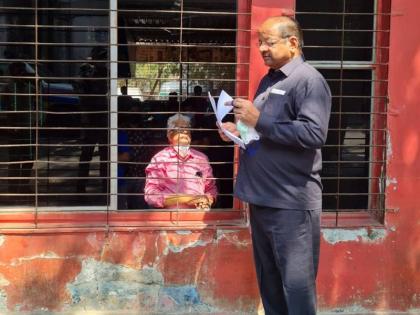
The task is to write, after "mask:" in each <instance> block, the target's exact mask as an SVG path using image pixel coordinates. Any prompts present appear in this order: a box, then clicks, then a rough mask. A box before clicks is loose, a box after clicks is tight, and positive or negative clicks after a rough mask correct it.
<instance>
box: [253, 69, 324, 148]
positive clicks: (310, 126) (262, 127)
mask: <svg viewBox="0 0 420 315" xmlns="http://www.w3.org/2000/svg"><path fill="white" fill-rule="evenodd" d="M307 82H308V83H307V86H306V89H303V90H304V91H302V94H303V95H302V96H299V95H296V99H295V106H296V109H297V115H296V119H295V120H279V119H278V118H277V117H275V116H271V115H269V114H267V113H265V112H264V111H262V112H261V113H260V117H259V119H258V122H257V125H256V127H255V129H256V130H257V131H258V132H260V133H261V135H262V136H263V137H267V138H269V139H270V140H272V141H274V142H276V143H280V144H284V145H290V146H295V147H301V148H306V149H317V148H320V147H321V146H322V145H323V144H324V143H325V141H326V139H327V131H328V121H329V118H330V111H331V92H330V89H329V87H328V85H327V83H326V82H325V80H324V79H323V78H319V77H318V78H311V79H309V80H308V81H307Z"/></svg>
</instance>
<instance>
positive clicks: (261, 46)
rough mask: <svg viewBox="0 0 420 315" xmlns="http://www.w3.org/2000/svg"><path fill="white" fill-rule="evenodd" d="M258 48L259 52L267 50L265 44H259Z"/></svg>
mask: <svg viewBox="0 0 420 315" xmlns="http://www.w3.org/2000/svg"><path fill="white" fill-rule="evenodd" d="M258 49H259V50H260V52H261V53H263V52H265V51H267V50H268V49H267V45H264V44H263V45H260V46H259V47H258Z"/></svg>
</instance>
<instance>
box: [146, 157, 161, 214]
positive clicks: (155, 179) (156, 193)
mask: <svg viewBox="0 0 420 315" xmlns="http://www.w3.org/2000/svg"><path fill="white" fill-rule="evenodd" d="M162 178H164V174H163V170H162V168H161V164H160V163H157V161H156V159H155V158H152V160H151V161H150V163H149V165H148V166H147V167H146V185H145V187H144V200H145V201H146V202H147V204H148V205H149V206H152V207H156V208H163V207H164V200H165V196H164V195H163V193H162V187H161V185H160V183H161V181H162Z"/></svg>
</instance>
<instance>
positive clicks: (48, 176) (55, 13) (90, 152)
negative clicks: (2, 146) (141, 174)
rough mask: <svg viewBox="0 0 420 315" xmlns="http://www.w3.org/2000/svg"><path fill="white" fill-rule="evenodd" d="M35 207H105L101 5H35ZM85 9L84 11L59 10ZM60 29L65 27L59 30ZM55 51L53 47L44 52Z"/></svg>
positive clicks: (105, 33) (105, 16) (105, 77)
mask: <svg viewBox="0 0 420 315" xmlns="http://www.w3.org/2000/svg"><path fill="white" fill-rule="evenodd" d="M41 2H42V3H41V4H40V5H41V6H42V7H48V8H65V9H64V10H39V12H38V21H39V23H40V24H41V25H43V26H41V27H40V28H39V32H38V38H39V41H40V43H42V44H40V45H39V46H38V58H39V60H42V62H38V63H37V69H38V74H39V77H40V80H39V97H38V108H39V117H40V121H39V130H40V131H39V147H38V159H39V163H38V165H39V168H38V176H39V181H38V183H39V185H38V192H39V193H40V196H39V199H38V204H39V205H40V206H70V205H80V206H89V205H106V204H107V203H108V196H107V194H108V192H109V180H108V177H109V172H108V168H109V166H108V161H109V149H108V146H109V133H108V128H109V123H108V120H109V62H108V59H109V47H108V42H109V13H108V11H106V10H104V11H96V10H89V9H104V8H108V6H109V2H108V1H90V2H87V3H86V2H85V3H83V2H82V1H70V2H72V3H71V4H70V2H69V1H41ZM67 8H84V9H85V10H66V9H67ZM63 26H65V27H63ZM51 44H56V45H51Z"/></svg>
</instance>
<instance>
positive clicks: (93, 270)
mask: <svg viewBox="0 0 420 315" xmlns="http://www.w3.org/2000/svg"><path fill="white" fill-rule="evenodd" d="M162 285H163V277H162V274H161V273H160V272H158V271H156V269H154V268H150V267H144V268H142V269H140V270H137V269H133V268H129V267H125V266H122V265H114V264H111V263H107V262H100V261H96V260H94V259H92V258H89V259H85V260H83V261H82V268H81V272H80V273H79V274H78V275H77V277H76V278H75V280H74V281H73V282H71V283H68V284H67V286H66V287H67V290H68V292H69V295H70V297H71V302H70V304H69V305H67V308H69V309H72V310H73V309H74V308H79V307H80V308H83V309H86V308H92V309H101V310H121V309H124V310H125V309H137V308H138V309H145V308H146V309H147V308H148V306H149V305H156V303H157V301H158V295H159V289H160V288H161V286H162Z"/></svg>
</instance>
